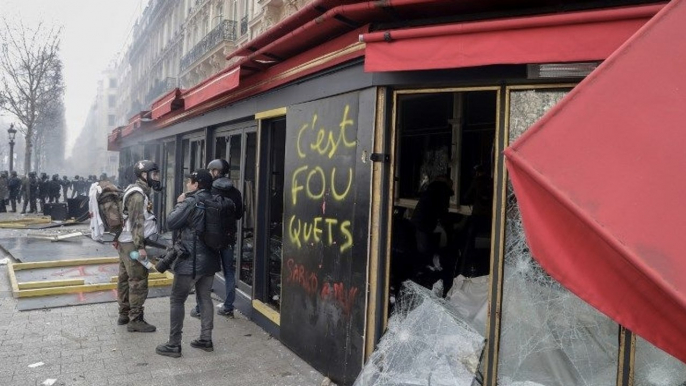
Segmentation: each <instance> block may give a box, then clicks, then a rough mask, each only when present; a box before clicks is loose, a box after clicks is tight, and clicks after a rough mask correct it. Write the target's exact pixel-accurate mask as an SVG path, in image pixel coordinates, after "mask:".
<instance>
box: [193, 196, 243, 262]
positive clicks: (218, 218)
mask: <svg viewBox="0 0 686 386" xmlns="http://www.w3.org/2000/svg"><path fill="white" fill-rule="evenodd" d="M197 207H198V208H200V209H202V210H203V213H204V215H203V217H204V220H203V227H202V233H201V235H200V239H201V240H202V241H203V243H205V245H207V246H208V247H209V248H211V249H215V250H222V249H225V248H227V247H228V246H229V245H231V244H232V243H233V236H231V235H230V230H231V223H232V222H234V223H235V222H236V214H235V213H236V205H235V204H234V203H233V201H231V200H230V199H228V198H226V197H222V196H220V195H218V194H215V195H212V198H206V199H204V200H202V201H199V202H198V204H197Z"/></svg>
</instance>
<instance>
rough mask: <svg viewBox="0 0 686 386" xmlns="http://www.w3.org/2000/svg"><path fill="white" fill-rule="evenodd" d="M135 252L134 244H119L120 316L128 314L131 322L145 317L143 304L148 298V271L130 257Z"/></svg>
mask: <svg viewBox="0 0 686 386" xmlns="http://www.w3.org/2000/svg"><path fill="white" fill-rule="evenodd" d="M135 250H136V248H135V247H134V245H133V243H119V280H118V281H117V301H118V302H119V314H120V315H127V314H128V315H129V318H130V319H131V320H135V319H136V318H138V317H139V316H142V315H143V303H145V299H147V298H148V269H147V268H145V267H144V266H143V264H141V263H139V262H137V261H135V260H132V259H131V258H130V257H129V253H131V252H132V251H135Z"/></svg>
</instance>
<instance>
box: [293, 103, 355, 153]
mask: <svg viewBox="0 0 686 386" xmlns="http://www.w3.org/2000/svg"><path fill="white" fill-rule="evenodd" d="M349 111H350V105H346V106H345V109H344V111H343V118H342V119H341V122H340V123H339V124H338V133H335V130H331V131H330V130H327V129H326V128H323V127H321V128H319V130H318V131H317V136H316V137H315V139H314V140H313V141H312V142H311V143H310V146H309V150H312V151H315V152H316V153H317V154H319V155H326V156H327V157H328V158H331V157H333V156H334V154H336V151H338V147H339V146H340V145H341V143H343V146H345V147H355V145H356V144H357V140H352V141H350V140H348V138H346V135H345V133H346V129H347V127H348V126H352V125H354V124H355V121H353V120H352V119H350V118H348V112H349ZM316 126H317V114H314V115H313V116H312V124H309V123H305V124H303V125H302V126H301V127H300V130H299V131H298V142H297V143H296V147H297V150H298V157H300V158H306V157H307V153H305V151H304V150H303V148H305V149H307V148H308V146H302V143H301V142H302V136H303V133H304V132H305V131H306V130H316Z"/></svg>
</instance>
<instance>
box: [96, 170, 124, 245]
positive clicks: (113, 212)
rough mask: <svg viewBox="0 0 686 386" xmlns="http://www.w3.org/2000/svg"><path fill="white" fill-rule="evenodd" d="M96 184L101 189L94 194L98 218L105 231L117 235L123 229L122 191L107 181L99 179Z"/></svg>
mask: <svg viewBox="0 0 686 386" xmlns="http://www.w3.org/2000/svg"><path fill="white" fill-rule="evenodd" d="M97 184H98V185H99V186H100V188H101V189H102V192H101V193H98V194H97V195H96V200H97V207H98V212H99V214H100V218H101V219H102V223H103V225H104V226H105V232H109V233H114V234H115V236H116V237H118V236H119V234H120V233H121V231H122V230H123V229H124V218H123V215H122V206H123V204H122V197H123V192H122V191H121V189H119V188H118V187H117V186H116V185H114V184H113V183H111V182H109V181H100V182H98V183H97ZM116 237H115V239H116Z"/></svg>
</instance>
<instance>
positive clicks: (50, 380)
mask: <svg viewBox="0 0 686 386" xmlns="http://www.w3.org/2000/svg"><path fill="white" fill-rule="evenodd" d="M55 382H57V379H54V378H48V379H46V380H45V381H43V383H41V385H45V386H52V385H54V384H55Z"/></svg>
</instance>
